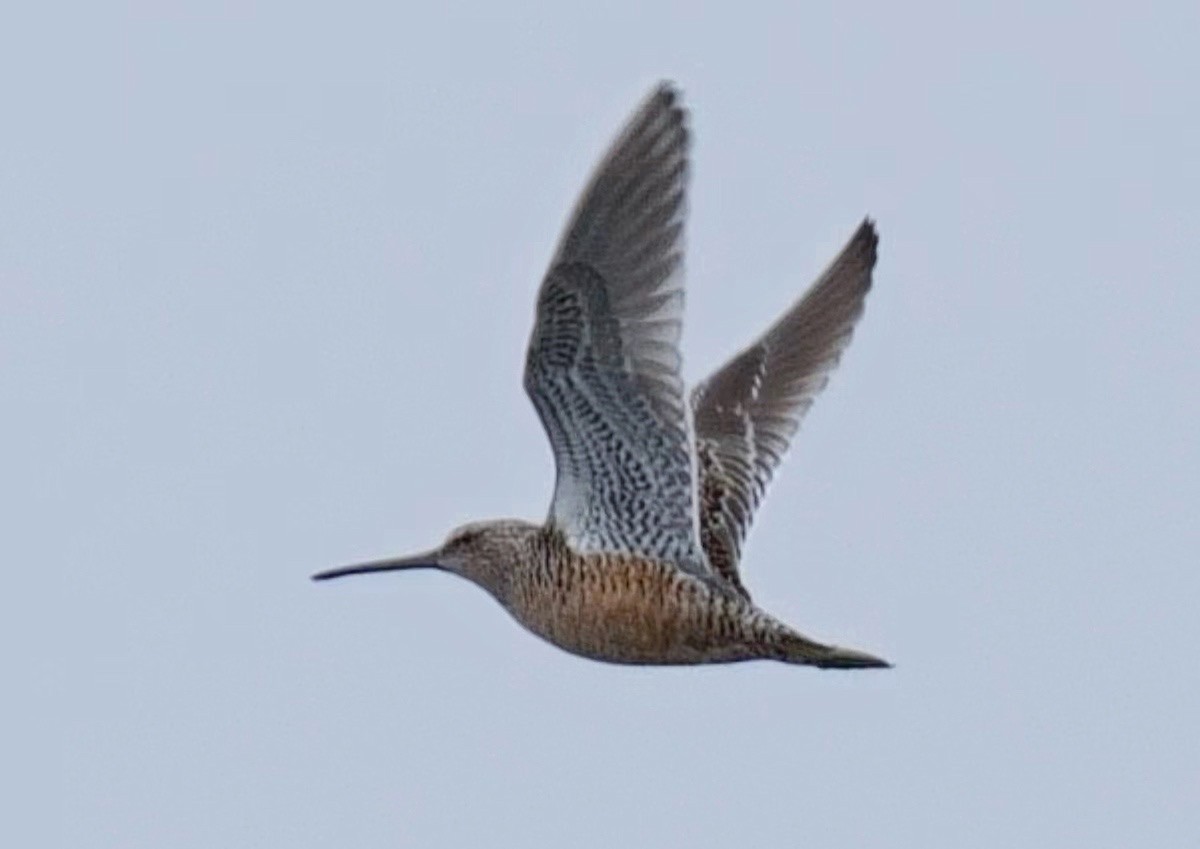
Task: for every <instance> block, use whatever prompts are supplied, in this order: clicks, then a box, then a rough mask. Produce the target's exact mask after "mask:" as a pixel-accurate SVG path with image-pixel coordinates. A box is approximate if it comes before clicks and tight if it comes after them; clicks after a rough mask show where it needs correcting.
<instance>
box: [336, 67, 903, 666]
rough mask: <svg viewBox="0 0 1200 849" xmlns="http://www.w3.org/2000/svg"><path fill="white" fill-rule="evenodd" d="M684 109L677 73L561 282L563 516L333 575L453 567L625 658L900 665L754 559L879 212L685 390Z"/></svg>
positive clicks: (604, 657)
mask: <svg viewBox="0 0 1200 849" xmlns="http://www.w3.org/2000/svg"><path fill="white" fill-rule="evenodd" d="M686 120H687V115H686V112H685V111H684V109H683V108H682V106H681V105H680V101H679V94H678V92H677V91H676V89H675V88H674V87H673V86H671V85H670V84H667V83H663V84H660V85H659V86H658V87H657V88H655V90H654V91H653V92H651V94H650V95H649V97H648V98H647V99H646V100H645V101H644V102H643V103H642V105H641V106H640V108H638V109H637V111H636V112H635V113H634V114H633V116H632V117H631V118H630V119H629V121H628V123H627V124H626V126H625V127H624V129H623V130H622V131H621V133H620V134H619V135H618V136H617V138H616V139H615V141H613V143H612V144H611V146H610V148H609V150H608V152H607V153H606V154H605V156H604V157H603V158H602V159H601V161H600V164H599V166H598V167H597V168H596V170H595V172H594V173H593V175H592V178H591V181H590V182H589V183H588V185H587V188H586V189H585V190H584V192H583V195H582V196H581V197H580V199H579V201H578V204H577V205H576V207H575V210H574V213H573V214H572V216H571V218H570V219H569V221H568V223H567V227H566V230H565V232H564V233H563V235H562V237H561V240H560V242H559V244H558V249H557V251H556V253H555V254H554V258H553V259H552V260H551V261H550V267H549V270H548V271H547V273H546V276H545V278H544V279H543V282H542V285H541V289H540V291H539V294H538V300H537V315H536V319H535V322H534V327H533V334H532V337H531V339H530V342H529V349H528V353H527V358H526V362H525V390H526V392H527V393H528V394H529V397H530V398H531V399H532V401H533V405H534V407H535V408H536V409H537V412H538V415H539V417H540V418H541V421H542V424H543V426H544V427H545V430H546V435H547V436H548V437H549V440H550V445H551V447H552V449H553V452H554V461H555V469H556V479H555V485H554V496H553V499H552V501H551V503H550V512H549V516H548V518H547V519H546V521H545V522H544V523H543V524H540V525H537V524H532V523H530V522H525V521H521V520H515V519H505V520H497V521H489V522H476V523H472V524H468V525H464V526H462V527H460V528H458V529H456V530H454V531H452V532H451V533H450V535H449V537H448V538H447V539H446V541H445V543H444V544H443V545H441V546H440V547H438V548H435V549H433V550H431V551H427V552H425V553H423V554H418V555H415V556H409V557H401V558H395V559H389V560H380V561H375V562H372V563H363V564H360V565H357V566H348V567H344V568H340V569H332V570H329V571H326V572H321V573H319V574H317V575H314V576H313V578H314V579H315V580H325V579H328V578H336V577H341V576H344V575H353V574H361V573H366V572H385V571H392V570H398V569H419V568H427V569H441V570H444V571H446V572H452V573H454V574H456V575H460V576H462V577H464V578H467V579H468V580H470V581H473V582H474V583H476V584H478V585H479V586H480V587H482V588H483V589H484V590H486V591H487V592H488V593H490V594H491V595H492V596H493V597H494V598H495V599H496V600H497V601H498V602H500V604H501V605H503V606H504V607H505V608H506V609H507V610H508V611H509V613H511V614H512V616H513V617H514V618H515V619H516V620H517V621H518V622H519V623H521V624H522V625H524V626H525V627H526V628H528V629H529V630H530V631H532V632H533V633H535V634H537V635H538V636H540V637H543V638H544V639H546V640H548V641H549V642H551V643H553V644H554V645H556V646H559V647H560V648H562V649H565V650H566V651H568V652H572V653H574V654H577V655H582V656H584V657H588V658H593V659H595V660H601V661H608V662H612V663H629V664H700V663H725V662H732V661H743V660H755V659H771V660H778V661H783V662H785V663H794V664H805V665H810V666H817V667H822V668H866V667H886V666H889V664H888V663H887V662H886V661H884V660H881V659H880V658H877V657H874V656H872V655H869V654H867V653H865V652H861V651H855V650H852V649H846V648H839V647H837V646H833V645H826V644H823V643H820V642H817V641H816V640H813V639H810V638H809V637H806V636H804V635H803V634H801V633H799V632H798V631H796V630H794V629H792V628H790V627H789V626H787V625H785V624H784V623H783V622H781V621H780V620H778V619H776V618H775V617H773V616H771V615H769V614H767V613H766V612H764V611H763V610H761V609H760V608H758V607H757V606H756V605H755V604H754V603H753V602H752V601H751V599H750V593H749V592H747V590H746V588H745V585H744V584H743V583H742V579H741V575H740V572H739V567H740V559H741V551H742V543H743V540H744V539H745V537H746V533H747V531H748V530H749V528H750V524H751V520H752V519H753V516H754V511H755V508H757V506H758V505H759V503H760V502H761V501H762V498H763V495H764V493H765V491H766V488H767V485H768V483H769V482H770V480H771V478H772V476H773V474H774V472H775V469H776V468H777V467H778V465H779V463H780V461H781V460H782V458H783V456H784V454H785V453H786V451H787V449H788V445H789V443H790V441H791V439H792V436H793V435H794V434H795V432H796V430H797V428H798V427H799V424H800V420H801V418H802V417H803V416H804V414H805V413H806V412H807V410H808V408H809V407H810V406H811V404H812V402H813V399H814V397H815V396H816V395H817V394H818V393H819V392H820V391H821V390H822V389H823V388H824V386H825V384H826V382H827V380H828V376H829V373H830V372H831V371H832V369H833V368H834V367H835V366H836V365H837V363H838V360H839V359H840V358H841V355H842V352H843V351H844V350H845V348H846V346H847V344H848V343H849V341H850V336H851V333H852V331H853V328H854V325H855V323H856V322H857V320H858V318H859V316H860V315H861V313H862V309H863V300H864V298H865V297H866V294H867V291H868V290H869V289H870V288H871V271H872V269H873V267H874V265H875V251H876V243H877V237H876V234H875V228H874V225H873V224H872V222H871V221H870V219H865V220H864V221H863V223H862V224H861V225H860V226H859V228H858V230H857V232H855V233H854V235H853V236H852V237H851V239H850V241H849V243H848V244H847V245H846V247H845V248H844V249H843V250H842V252H841V254H840V255H839V256H838V257H837V258H836V259H835V260H834V261H833V263H832V264H831V265H830V266H829V267H828V268H827V269H826V270H825V272H824V273H823V274H822V275H821V276H820V278H819V279H818V280H817V281H816V283H814V284H813V286H812V287H811V288H810V289H809V291H808V292H807V293H806V294H805V295H804V296H803V297H802V298H801V299H800V300H799V301H798V302H797V303H796V304H795V305H794V306H792V307H791V309H789V310H788V311H787V312H786V313H785V314H784V315H783V316H782V317H781V318H780V319H779V320H778V321H777V322H776V323H775V324H774V325H773V326H772V327H771V328H770V329H768V330H767V332H766V333H765V334H763V336H762V337H761V338H759V339H758V340H757V341H756V342H754V344H752V345H750V346H749V347H748V348H746V349H745V350H743V351H742V352H741V353H739V354H737V355H736V356H735V357H733V358H732V359H731V360H729V362H728V363H726V364H725V365H724V366H723V367H721V368H720V369H719V370H718V371H717V372H716V373H714V374H713V375H711V376H710V377H709V378H708V379H707V380H705V381H704V382H703V383H701V384H699V385H698V386H695V387H694V388H693V389H692V391H691V393H690V394H689V395H686V396H685V393H684V387H683V381H682V379H681V377H680V356H679V335H680V329H681V325H682V315H683V291H684V287H683V275H682V261H683V225H684V216H685V202H684V201H685V198H684V195H685V191H686V182H687V175H688V130H687V126H686Z"/></svg>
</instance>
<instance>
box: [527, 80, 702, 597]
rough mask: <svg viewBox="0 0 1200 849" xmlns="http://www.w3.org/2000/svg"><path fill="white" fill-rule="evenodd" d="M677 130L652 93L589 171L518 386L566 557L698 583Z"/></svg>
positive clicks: (680, 118) (668, 91)
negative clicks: (598, 557) (539, 433)
mask: <svg viewBox="0 0 1200 849" xmlns="http://www.w3.org/2000/svg"><path fill="white" fill-rule="evenodd" d="M684 120H685V115H684V112H683V110H682V109H681V108H680V107H679V106H678V105H677V94H676V93H675V91H674V90H673V89H672V88H671V87H670V86H666V85H663V86H660V87H659V88H658V89H656V90H655V91H654V92H653V93H652V94H651V96H650V97H649V98H648V99H647V100H646V102H645V103H644V104H643V105H642V106H641V108H640V109H639V110H638V111H637V112H636V113H635V114H634V116H633V117H632V118H631V119H630V121H629V123H628V125H627V126H626V127H625V129H624V130H623V131H622V133H621V134H620V135H619V136H618V137H617V139H616V141H615V142H614V143H613V144H612V146H611V148H610V149H609V151H608V153H607V155H606V156H605V157H604V159H603V160H602V161H601V163H600V165H599V167H598V168H597V170H596V172H595V174H594V175H593V177H592V179H591V182H590V183H589V185H588V187H587V189H586V190H585V191H584V193H583V196H582V197H581V199H580V201H579V204H578V205H577V207H576V208H575V211H574V213H573V215H572V218H571V220H570V222H569V223H568V226H567V229H566V232H565V233H564V235H563V237H562V241H561V242H560V244H559V247H558V251H557V253H556V255H555V257H554V260H553V261H552V262H551V264H550V270H549V271H548V272H547V274H546V278H545V280H544V281H543V283H542V288H541V291H540V293H539V295H538V306H537V318H536V322H535V325H534V329H533V335H532V338H531V339H530V344H529V353H528V359H527V361H526V366H525V388H526V391H527V392H528V393H529V396H530V398H531V399H532V400H533V404H534V406H535V407H536V408H537V411H538V415H539V416H540V417H541V420H542V423H543V425H544V426H545V429H546V433H547V435H548V436H549V439H550V444H551V447H552V449H553V451H554V459H555V466H556V472H557V473H556V481H555V488H554V499H553V501H552V503H551V506H550V521H551V523H552V524H553V525H554V526H555V527H557V528H558V529H559V530H561V531H562V533H563V534H564V535H565V537H566V539H567V541H568V543H569V544H570V545H571V547H572V548H574V549H575V550H577V551H580V552H626V553H630V554H639V555H645V556H648V557H654V558H659V559H663V560H670V561H674V562H676V563H678V564H680V566H681V568H684V569H687V570H689V571H692V572H695V573H696V574H709V572H708V569H707V566H706V564H705V560H704V554H703V550H702V549H701V547H700V542H699V537H698V525H697V517H696V513H695V493H694V482H693V474H694V472H693V465H694V464H693V456H692V450H693V448H692V444H691V436H690V433H689V429H688V420H687V410H686V408H685V402H684V393H683V381H682V379H681V377H680V373H679V372H680V357H679V349H678V345H679V334H680V327H681V323H682V315H683V278H682V250H683V245H682V236H683V220H684V214H685V209H684V192H685V184H686V179H687V146H688V135H687V129H686V127H685V125H684Z"/></svg>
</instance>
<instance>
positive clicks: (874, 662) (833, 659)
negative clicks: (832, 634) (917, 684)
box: [779, 634, 892, 669]
mask: <svg viewBox="0 0 1200 849" xmlns="http://www.w3.org/2000/svg"><path fill="white" fill-rule="evenodd" d="M782 648H783V652H782V654H781V655H780V657H779V659H780V660H782V661H783V662H784V663H796V664H802V665H805V666H816V667H818V668H820V669H891V668H892V665H891V664H890V663H888V662H887V661H886V660H884V659H883V658H880V657H876V656H875V655H873V654H867V653H866V652H864V651H858V650H857V649H844V648H841V647H840V646H827V645H824V644H823V643H818V642H814V641H812V640H808V639H805V638H804V637H801V636H799V635H798V634H797V635H795V636H793V637H791V638H790V639H788V640H787V641H786V642H785V643H784V645H783V646H782Z"/></svg>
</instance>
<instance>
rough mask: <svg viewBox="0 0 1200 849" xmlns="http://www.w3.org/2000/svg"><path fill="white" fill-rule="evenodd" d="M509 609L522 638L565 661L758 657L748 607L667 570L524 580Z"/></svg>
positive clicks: (580, 566) (638, 567) (570, 572)
mask: <svg viewBox="0 0 1200 849" xmlns="http://www.w3.org/2000/svg"><path fill="white" fill-rule="evenodd" d="M525 577H526V578H527V580H524V581H518V584H517V586H514V587H513V590H514V592H513V595H512V596H511V597H510V599H509V605H508V607H509V609H510V610H511V612H512V614H513V615H514V616H515V617H516V618H517V620H518V621H519V622H520V623H521V624H522V625H524V626H525V627H526V628H528V629H529V630H531V631H533V632H534V633H535V634H537V635H538V636H540V637H543V638H544V639H546V640H548V641H549V642H551V643H553V644H554V645H556V646H558V647H560V648H562V649H565V650H566V651H569V652H571V653H573V654H578V655H582V656H584V657H589V658H593V659H595V660H604V661H609V662H611V663H639V664H694V663H719V662H729V661H734V660H749V659H751V658H754V657H761V656H762V653H761V651H756V650H755V647H754V646H753V645H752V644H751V643H752V641H750V640H748V639H747V637H748V633H747V630H748V629H747V627H746V622H745V621H744V617H745V616H746V614H747V613H749V612H750V611H749V609H748V606H747V605H746V604H745V603H744V602H742V600H741V599H740V598H733V597H731V596H729V595H727V594H723V593H721V592H719V591H717V590H714V589H712V588H710V587H709V586H708V585H707V584H705V583H704V582H703V581H701V580H699V579H696V578H693V577H691V576H690V575H686V574H683V573H680V572H678V571H677V570H675V569H673V568H672V567H670V566H665V565H662V564H657V563H647V562H640V561H616V562H613V561H600V562H589V561H588V560H584V559H583V558H581V559H580V561H577V562H574V563H571V564H568V565H567V566H564V567H563V568H561V569H559V570H557V571H552V570H546V571H544V572H540V573H530V574H528V575H526V576H525Z"/></svg>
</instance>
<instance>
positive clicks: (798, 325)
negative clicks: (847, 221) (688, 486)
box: [691, 220, 878, 598]
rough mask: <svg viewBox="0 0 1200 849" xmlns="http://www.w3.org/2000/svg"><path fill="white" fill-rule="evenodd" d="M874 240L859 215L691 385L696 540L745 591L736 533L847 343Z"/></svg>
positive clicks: (742, 530)
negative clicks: (810, 273) (774, 310)
mask: <svg viewBox="0 0 1200 849" xmlns="http://www.w3.org/2000/svg"><path fill="white" fill-rule="evenodd" d="M877 243H878V237H877V236H876V234H875V228H874V225H873V224H872V223H871V221H870V220H867V221H864V222H863V223H862V226H860V227H859V228H858V231H857V232H856V233H855V234H854V236H853V237H852V238H851V239H850V242H849V243H848V244H847V245H846V247H845V248H843V250H842V252H841V254H840V255H839V256H838V257H837V259H835V260H834V261H833V264H832V265H830V266H829V268H827V269H826V270H825V273H824V274H822V275H821V277H820V279H818V280H817V282H816V283H815V284H813V286H812V288H811V289H809V290H808V292H807V293H806V294H805V295H804V297H803V298H801V299H800V301H799V302H797V303H796V304H795V305H794V306H793V307H792V308H791V309H790V310H788V311H787V313H785V314H784V316H783V317H782V318H781V319H779V321H777V322H775V324H774V325H773V326H772V327H771V329H770V330H768V331H767V332H766V333H765V334H763V336H762V337H761V338H760V339H759V340H758V341H757V342H755V343H754V344H753V345H751V346H750V347H749V348H747V349H746V350H744V351H742V352H741V353H740V354H738V355H737V356H736V357H734V358H733V359H732V360H730V361H729V362H728V363H726V364H725V365H724V366H722V367H721V368H720V369H719V370H718V371H717V372H716V373H714V374H713V375H711V376H710V377H709V378H708V379H707V380H705V381H704V382H703V383H701V384H699V385H698V386H696V387H695V389H693V390H692V396H691V403H692V411H693V417H694V424H695V430H696V455H697V460H698V469H699V478H700V487H699V489H700V538H701V543H702V544H703V546H704V550H705V551H706V552H707V555H708V560H709V563H710V564H711V567H712V569H713V570H714V571H715V572H716V573H717V574H718V575H720V576H721V577H722V578H724V579H725V581H726V582H727V583H729V584H730V585H732V586H733V588H734V589H736V590H738V591H739V592H741V593H742V594H743V595H746V596H747V598H748V597H749V595H748V593H746V590H745V588H744V587H743V586H742V583H741V580H740V578H739V577H738V561H739V558H740V555H741V547H742V542H743V540H744V539H745V537H746V533H747V531H749V529H750V524H751V522H752V520H753V518H754V510H755V508H757V507H758V505H759V502H760V501H761V500H762V497H763V494H764V493H765V492H766V488H767V484H769V483H770V481H771V477H772V475H773V474H774V472H775V469H776V467H778V466H779V463H780V462H781V461H782V459H783V457H784V455H785V454H786V453H787V449H788V445H789V443H790V442H791V439H792V436H793V435H794V434H795V433H796V430H797V429H798V428H799V427H800V420H801V419H802V418H803V417H804V414H805V413H806V412H808V408H809V407H811V406H812V402H813V399H814V398H816V396H817V394H818V393H819V392H820V391H821V390H822V389H824V388H825V384H826V383H827V382H828V380H829V374H830V372H832V371H833V369H834V367H836V366H837V364H838V360H839V359H841V356H842V352H843V351H844V350H845V349H846V346H847V345H849V344H850V337H851V334H852V333H853V330H854V324H855V322H857V321H858V318H859V316H860V315H862V311H863V301H864V299H865V298H866V295H867V292H868V290H870V288H871V270H872V269H873V268H874V266H875V251H876V244H877Z"/></svg>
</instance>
